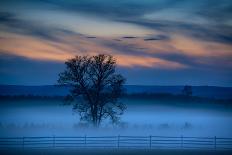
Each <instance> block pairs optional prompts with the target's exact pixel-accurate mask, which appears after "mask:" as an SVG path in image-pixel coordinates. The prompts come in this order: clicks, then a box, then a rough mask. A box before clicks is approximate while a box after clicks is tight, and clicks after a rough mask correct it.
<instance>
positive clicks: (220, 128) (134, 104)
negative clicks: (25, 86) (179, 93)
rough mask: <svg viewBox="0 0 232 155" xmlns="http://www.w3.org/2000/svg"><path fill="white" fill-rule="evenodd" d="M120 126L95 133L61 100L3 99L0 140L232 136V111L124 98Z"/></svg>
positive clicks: (205, 105) (208, 105)
mask: <svg viewBox="0 0 232 155" xmlns="http://www.w3.org/2000/svg"><path fill="white" fill-rule="evenodd" d="M122 101H123V102H124V103H125V104H126V105H127V110H126V111H125V114H124V115H123V116H122V118H121V122H120V123H119V124H118V125H114V126H113V125H111V124H108V123H104V124H103V125H102V127H101V128H99V129H97V130H96V129H94V130H92V129H91V128H90V127H88V126H87V125H86V124H84V123H80V122H79V116H78V114H74V113H73V112H72V107H71V106H63V105H62V104H63V102H62V100H59V99H21V100H13V99H4V100H2V101H1V104H0V137H5V136H7V137H10V136H52V135H56V136H74V135H119V134H120V135H165V136H167V135H169V136H180V135H183V136H204V137H205V136H219V137H232V133H231V131H232V124H231V122H232V108H231V107H230V106H227V105H223V104H219V103H214V104H213V103H178V102H171V101H169V102H165V103H164V102H163V101H156V100H154V99H143V98H134V99H133V98H124V99H123V100H122Z"/></svg>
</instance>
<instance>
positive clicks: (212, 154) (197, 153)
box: [0, 149, 232, 155]
mask: <svg viewBox="0 0 232 155" xmlns="http://www.w3.org/2000/svg"><path fill="white" fill-rule="evenodd" d="M0 152H1V154H6V155H8V154H12V155H14V154H17V155H21V154H28V155H29V154H30V155H31V154H33V155H42V154H43V155H47V154H48V155H53V154H55V155H62V154H66V155H124V154H125V155H231V154H232V151H214V150H142V149H130V150H128V149H125V150H122V149H120V150H117V149H113V150H105V149H97V150H75V149H71V150H70V149H69V150H67V149H55V150H53V149H51V150H47V149H43V150H2V151H1V150H0Z"/></svg>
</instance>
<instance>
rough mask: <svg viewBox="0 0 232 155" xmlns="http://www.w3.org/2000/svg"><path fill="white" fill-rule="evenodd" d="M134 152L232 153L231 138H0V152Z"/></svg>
mask: <svg viewBox="0 0 232 155" xmlns="http://www.w3.org/2000/svg"><path fill="white" fill-rule="evenodd" d="M11 148H12V149H13V148H15V149H21V148H22V149H31V148H80V149H81V148H86V149H87V148H91V149H93V148H118V149H126V148H135V149H139V148H141V149H203V150H232V138H219V137H183V136H180V137H168V136H96V137H92V136H80V137H56V136H53V137H5V138H4V137H1V138H0V149H11Z"/></svg>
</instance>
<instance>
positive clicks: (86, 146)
mask: <svg viewBox="0 0 232 155" xmlns="http://www.w3.org/2000/svg"><path fill="white" fill-rule="evenodd" d="M85 147H87V141H86V135H85Z"/></svg>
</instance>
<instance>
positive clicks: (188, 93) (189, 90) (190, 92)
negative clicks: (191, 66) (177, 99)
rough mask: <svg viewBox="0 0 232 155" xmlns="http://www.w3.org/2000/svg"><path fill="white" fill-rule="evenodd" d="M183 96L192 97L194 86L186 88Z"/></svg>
mask: <svg viewBox="0 0 232 155" xmlns="http://www.w3.org/2000/svg"><path fill="white" fill-rule="evenodd" d="M182 93H183V95H185V96H192V94H193V92H192V86H188V85H186V86H184V88H183V90H182Z"/></svg>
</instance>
